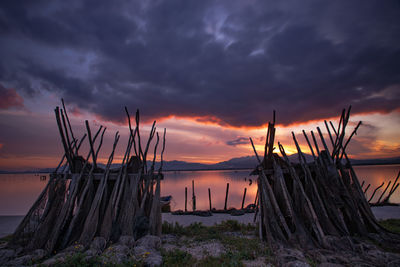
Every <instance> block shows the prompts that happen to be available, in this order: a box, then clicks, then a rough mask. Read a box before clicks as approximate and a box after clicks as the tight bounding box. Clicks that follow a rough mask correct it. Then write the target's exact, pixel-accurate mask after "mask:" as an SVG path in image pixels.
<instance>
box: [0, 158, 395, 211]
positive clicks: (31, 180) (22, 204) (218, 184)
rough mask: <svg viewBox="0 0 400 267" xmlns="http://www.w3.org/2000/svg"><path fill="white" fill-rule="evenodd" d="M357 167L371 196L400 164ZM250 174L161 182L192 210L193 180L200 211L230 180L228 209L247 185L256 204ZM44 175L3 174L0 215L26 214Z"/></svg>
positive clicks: (220, 198)
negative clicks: (209, 193)
mask: <svg viewBox="0 0 400 267" xmlns="http://www.w3.org/2000/svg"><path fill="white" fill-rule="evenodd" d="M354 169H355V171H356V172H357V175H358V178H359V180H360V182H362V181H363V180H365V186H367V185H368V184H369V183H370V184H371V187H370V189H369V190H368V192H367V197H369V196H370V195H371V194H372V191H373V190H374V189H375V188H376V187H377V186H378V185H380V184H381V183H382V182H385V186H386V184H387V183H388V182H389V180H394V178H396V175H397V173H398V171H399V170H400V165H389V166H355V167H354ZM249 173H250V170H240V171H182V172H166V173H165V179H164V180H163V181H162V184H161V194H162V195H164V196H166V195H172V197H173V198H172V201H171V209H172V210H178V209H182V210H183V209H184V208H185V187H187V189H188V203H187V205H188V210H191V209H192V180H193V181H194V184H195V188H194V189H195V194H196V207H197V209H198V210H206V209H209V202H208V188H210V190H211V198H212V205H213V208H216V209H223V208H224V202H225V191H226V184H227V183H229V196H228V205H227V206H228V208H229V207H234V208H240V207H241V204H242V198H243V191H244V188H245V187H246V188H247V193H246V200H245V204H244V205H245V206H246V205H248V204H252V203H254V199H255V195H256V192H257V183H256V182H254V180H255V177H249ZM43 175H44V174H41V175H34V174H0V215H23V214H25V213H26V212H27V211H28V210H29V208H30V207H31V205H32V204H33V202H34V201H35V200H36V198H37V197H38V196H39V194H40V192H41V191H42V190H43V188H44V187H45V186H46V184H47V182H48V175H46V179H44V177H43ZM245 178H246V180H245ZM249 178H251V179H253V183H252V184H251V185H249ZM365 186H364V188H365ZM385 186H383V187H382V188H381V189H380V190H379V191H378V192H377V193H376V195H375V197H374V200H377V199H378V198H379V196H380V195H381V192H382V191H383V190H384V189H385ZM388 191H389V190H388ZM374 200H373V201H374ZM390 200H391V202H394V203H400V189H399V190H398V191H396V192H395V193H394V194H393V195H392V197H391V199H390Z"/></svg>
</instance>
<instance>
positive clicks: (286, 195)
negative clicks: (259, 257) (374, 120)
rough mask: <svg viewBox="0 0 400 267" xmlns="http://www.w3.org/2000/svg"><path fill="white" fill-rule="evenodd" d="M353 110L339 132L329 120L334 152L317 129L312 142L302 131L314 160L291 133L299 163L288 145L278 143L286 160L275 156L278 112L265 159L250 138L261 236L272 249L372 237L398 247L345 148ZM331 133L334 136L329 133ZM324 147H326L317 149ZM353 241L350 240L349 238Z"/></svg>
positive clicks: (398, 241) (398, 240) (331, 244)
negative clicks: (370, 201)
mask: <svg viewBox="0 0 400 267" xmlns="http://www.w3.org/2000/svg"><path fill="white" fill-rule="evenodd" d="M349 117H350V108H349V109H348V110H347V112H346V110H343V112H342V115H341V118H340V122H339V125H338V127H337V128H335V127H334V125H333V124H332V123H331V122H330V126H331V127H329V125H328V123H327V122H326V121H325V126H326V130H327V135H328V136H329V140H330V142H331V144H332V146H331V150H330V149H329V148H328V145H327V144H326V142H325V139H324V135H323V133H322V131H321V129H320V128H319V127H317V131H318V137H319V141H320V142H318V140H317V137H316V135H315V134H314V132H313V131H311V137H312V143H311V142H310V138H309V136H308V135H307V134H306V132H305V131H303V135H304V138H305V140H306V142H307V144H308V146H309V149H310V151H311V154H312V156H313V158H314V161H313V162H307V161H306V157H305V156H304V154H303V152H302V151H301V149H300V146H299V144H298V141H297V139H296V136H295V134H294V133H293V132H292V137H293V141H294V144H295V146H296V148H297V152H298V157H299V163H298V164H294V163H292V162H290V161H289V158H288V157H287V155H286V153H285V149H284V147H283V146H282V145H281V144H280V143H278V147H279V150H280V152H281V155H282V156H279V155H278V154H276V153H274V148H275V147H274V142H275V113H274V119H273V121H272V122H270V123H269V125H268V132H267V138H266V143H265V153H264V157H263V158H262V159H260V158H259V156H258V154H257V151H256V150H255V147H254V145H253V141H252V140H251V138H250V141H251V144H252V146H253V149H254V152H255V154H256V156H257V158H258V161H259V165H258V167H257V169H256V170H255V173H256V174H258V176H259V177H258V188H259V190H258V192H259V212H260V220H259V226H260V236H261V238H263V239H264V240H266V241H267V242H268V244H269V246H270V247H271V248H272V249H273V250H276V249H278V248H279V247H298V248H302V249H305V250H308V249H313V248H324V249H331V248H332V247H334V246H335V242H332V240H333V239H332V237H335V236H336V237H346V236H347V237H355V236H357V237H361V238H369V239H372V240H374V241H375V242H378V243H380V244H381V245H382V246H387V247H390V248H391V249H397V250H399V249H400V236H398V235H396V234H393V233H391V232H389V231H388V230H386V229H384V228H383V227H381V226H380V224H379V223H378V222H377V220H376V218H375V217H374V215H373V213H372V211H371V208H370V205H369V204H368V202H367V200H366V199H365V196H364V192H363V191H362V189H361V186H360V184H359V181H358V179H357V176H356V173H355V172H354V170H353V168H352V165H351V164H350V161H349V158H348V157H347V154H346V148H347V146H348V144H349V141H350V140H351V138H352V137H353V136H354V134H355V133H356V131H357V129H358V127H359V126H360V125H361V122H360V123H358V124H357V126H356V127H355V129H354V130H353V132H352V133H351V135H350V136H349V138H347V140H345V139H346V138H345V137H346V130H347V126H348V122H349ZM331 130H332V131H333V135H332V134H331ZM318 143H319V144H322V147H321V148H320V146H319V145H318ZM349 240H350V239H349Z"/></svg>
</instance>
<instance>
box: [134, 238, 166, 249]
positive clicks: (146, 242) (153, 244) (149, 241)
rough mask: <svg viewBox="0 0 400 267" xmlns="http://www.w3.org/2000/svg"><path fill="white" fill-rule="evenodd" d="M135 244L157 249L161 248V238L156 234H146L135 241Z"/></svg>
mask: <svg viewBox="0 0 400 267" xmlns="http://www.w3.org/2000/svg"><path fill="white" fill-rule="evenodd" d="M136 246H139V247H145V248H148V249H155V250H159V249H160V248H161V239H160V238H159V237H158V236H154V235H146V236H144V237H142V238H140V239H139V240H137V241H136Z"/></svg>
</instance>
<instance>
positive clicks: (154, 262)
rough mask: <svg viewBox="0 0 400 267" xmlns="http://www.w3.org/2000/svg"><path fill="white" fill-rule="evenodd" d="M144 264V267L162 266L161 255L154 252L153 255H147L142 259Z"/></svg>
mask: <svg viewBox="0 0 400 267" xmlns="http://www.w3.org/2000/svg"><path fill="white" fill-rule="evenodd" d="M144 263H145V264H146V266H151V267H153V266H161V264H162V256H161V253H160V252H158V251H156V252H155V253H154V252H153V253H151V252H150V254H148V255H147V256H146V258H145V259H144Z"/></svg>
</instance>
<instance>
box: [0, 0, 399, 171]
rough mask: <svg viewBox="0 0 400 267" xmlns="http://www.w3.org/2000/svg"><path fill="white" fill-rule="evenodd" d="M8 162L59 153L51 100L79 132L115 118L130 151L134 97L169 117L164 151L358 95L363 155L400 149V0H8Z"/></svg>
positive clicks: (4, 22) (231, 137)
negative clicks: (86, 123) (127, 113)
mask: <svg viewBox="0 0 400 267" xmlns="http://www.w3.org/2000/svg"><path fill="white" fill-rule="evenodd" d="M0 36H1V38H0V169H9V170H22V169H29V168H35V167H37V168H42V167H52V166H54V165H56V164H57V162H58V160H59V158H60V157H61V156H62V153H63V152H62V145H61V142H60V137H59V136H58V132H57V128H56V123H55V118H54V108H55V106H57V105H60V99H61V98H63V99H64V100H65V102H66V104H67V110H68V112H69V116H70V118H71V121H72V126H73V129H74V131H75V132H76V135H79V134H80V135H82V134H83V133H84V120H85V119H88V120H89V122H90V123H91V126H92V127H93V128H94V127H98V126H99V125H105V126H107V132H106V135H105V144H104V153H103V154H102V155H101V156H100V157H102V158H103V160H106V158H107V157H108V153H109V151H110V149H111V146H112V140H113V138H114V134H115V132H116V131H119V132H120V133H121V142H120V145H119V148H118V151H119V153H120V154H122V150H123V147H124V146H125V145H126V142H127V136H128V135H127V134H128V129H127V126H126V122H127V121H126V116H125V112H124V107H125V106H126V107H127V108H128V109H129V111H130V112H131V114H134V112H135V111H136V109H140V112H141V119H142V126H143V133H144V135H146V133H148V131H149V129H150V127H151V123H152V121H153V120H156V121H157V129H158V131H159V132H160V133H161V132H162V129H163V128H167V146H166V154H165V159H166V160H184V161H189V162H202V163H216V162H219V161H224V160H228V159H230V158H233V157H241V156H247V155H252V149H251V146H250V144H249V141H248V137H250V136H251V137H252V138H253V139H254V140H255V143H256V147H257V149H258V150H259V151H262V149H263V142H265V139H264V137H265V135H266V124H267V123H268V121H270V120H271V116H272V110H276V114H277V124H278V125H277V127H278V129H277V139H278V140H279V141H281V142H282V143H283V144H284V145H285V147H286V148H287V150H288V152H290V153H294V152H295V150H294V146H293V142H292V140H291V136H290V133H291V131H294V132H295V133H296V134H297V135H298V138H299V140H300V142H301V144H302V148H303V149H304V150H305V151H307V147H306V145H305V143H304V140H303V139H304V138H303V139H301V138H302V136H301V135H300V134H301V130H302V129H305V130H307V131H310V130H313V129H314V130H315V127H316V126H320V127H321V128H322V129H324V124H323V120H324V119H326V120H333V121H334V122H336V123H337V119H338V116H339V114H340V113H341V111H342V109H343V108H347V107H348V106H350V105H351V106H352V117H351V121H352V123H351V124H350V126H349V127H350V129H352V128H353V127H355V125H356V124H357V122H358V121H360V120H361V121H362V122H363V124H362V126H361V127H360V129H359V131H358V135H357V136H356V137H355V138H354V140H352V143H351V145H350V146H349V148H348V152H349V154H350V155H351V156H353V157H357V158H382V157H397V156H400V135H399V132H400V131H399V130H400V116H399V115H400V46H399V43H400V2H399V1H391V0H387V1H364V0H363V1H361V0H360V1H357V0H354V1H348V0H347V1H344V0H338V1H322V0H318V1H316V0H305V1H296V0H284V1H283V0H282V1H270V0H262V1H255V0H248V1H235V0H229V1H228V0H227V1H208V0H204V1H187V0H181V1H176V0H168V1H167V0H165V1H162V0H159V1H148V0H147V1H126V0H115V1H105V0H96V1H77V0H71V1H57V0H52V1H50V0H47V1H46V0H37V1H19V0H2V1H1V2H0Z"/></svg>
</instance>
